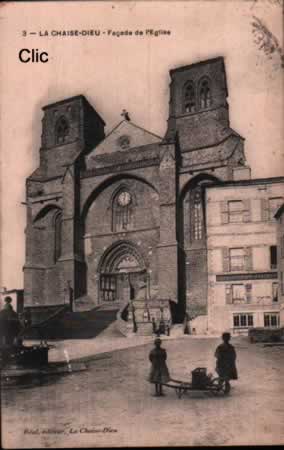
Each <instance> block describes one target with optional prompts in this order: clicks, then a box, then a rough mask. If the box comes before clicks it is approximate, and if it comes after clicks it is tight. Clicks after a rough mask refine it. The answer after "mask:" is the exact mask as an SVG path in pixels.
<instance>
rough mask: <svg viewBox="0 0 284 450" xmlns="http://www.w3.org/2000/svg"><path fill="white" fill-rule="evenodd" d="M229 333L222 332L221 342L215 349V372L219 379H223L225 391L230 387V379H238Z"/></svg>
mask: <svg viewBox="0 0 284 450" xmlns="http://www.w3.org/2000/svg"><path fill="white" fill-rule="evenodd" d="M230 339H231V335H230V333H223V334H222V340H223V343H222V344H220V345H218V347H217V348H216V351H215V357H216V372H217V373H218V375H219V377H220V381H221V382H222V381H225V392H227V393H228V392H229V391H230V389H231V385H230V380H237V379H238V372H237V367H236V359H237V354H236V350H235V348H234V346H233V345H232V344H230Z"/></svg>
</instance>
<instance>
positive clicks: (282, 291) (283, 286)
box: [281, 272, 284, 295]
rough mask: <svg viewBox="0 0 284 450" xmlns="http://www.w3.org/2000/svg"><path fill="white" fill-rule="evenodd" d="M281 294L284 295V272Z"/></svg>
mask: <svg viewBox="0 0 284 450" xmlns="http://www.w3.org/2000/svg"><path fill="white" fill-rule="evenodd" d="M281 294H282V295H284V272H281Z"/></svg>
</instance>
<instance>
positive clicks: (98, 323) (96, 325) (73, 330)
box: [28, 303, 119, 340]
mask: <svg viewBox="0 0 284 450" xmlns="http://www.w3.org/2000/svg"><path fill="white" fill-rule="evenodd" d="M118 309H119V305H118V304H117V303H112V304H103V305H100V306H98V307H96V308H94V309H92V310H91V311H67V312H64V314H61V315H60V316H59V317H55V318H54V319H51V320H49V321H46V322H45V323H44V324H43V325H42V326H37V327H35V328H34V329H33V330H32V329H31V332H30V333H29V336H28V337H29V338H31V339H32V338H33V339H43V340H52V339H90V338H94V337H96V336H98V335H100V334H101V333H102V332H103V331H104V330H105V329H107V328H108V327H109V326H110V325H111V324H112V323H114V322H115V321H116V315H117V311H118Z"/></svg>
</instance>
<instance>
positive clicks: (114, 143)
mask: <svg viewBox="0 0 284 450" xmlns="http://www.w3.org/2000/svg"><path fill="white" fill-rule="evenodd" d="M161 141H162V138H161V137H160V136H158V135H156V134H154V133H151V132H150V131H148V130H145V129H144V128H142V127H139V126H138V125H135V124H134V123H133V122H131V121H129V120H122V121H121V122H120V123H119V124H118V125H116V126H115V127H114V128H113V129H112V130H111V131H110V133H108V134H107V135H106V137H105V138H104V140H103V141H101V142H100V143H99V144H98V145H97V146H96V147H95V148H94V149H93V150H92V151H91V152H90V153H89V155H88V156H87V161H88V160H91V159H93V158H94V157H97V156H98V155H103V154H104V155H105V154H112V153H115V152H124V151H128V150H131V149H132V148H137V147H144V146H147V145H150V144H158V143H160V142H161Z"/></svg>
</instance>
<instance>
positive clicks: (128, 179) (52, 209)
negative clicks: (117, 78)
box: [24, 57, 250, 321]
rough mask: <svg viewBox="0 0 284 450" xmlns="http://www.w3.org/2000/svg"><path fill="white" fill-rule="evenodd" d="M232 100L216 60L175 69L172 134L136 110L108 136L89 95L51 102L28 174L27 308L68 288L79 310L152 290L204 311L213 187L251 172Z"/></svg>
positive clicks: (177, 310)
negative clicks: (144, 122)
mask: <svg viewBox="0 0 284 450" xmlns="http://www.w3.org/2000/svg"><path fill="white" fill-rule="evenodd" d="M227 99H228V88H227V81H226V71H225V65H224V60H223V58H221V57H219V58H215V59H211V60H207V61H202V62H199V63H196V64H192V65H189V66H184V67H179V68H177V69H173V70H171V71H170V99H169V117H168V126H167V131H166V134H165V136H164V137H159V136H157V135H155V134H153V133H152V132H149V131H147V130H144V129H143V128H141V127H139V126H137V125H135V124H134V123H132V122H131V120H130V119H129V116H128V114H127V113H125V114H124V120H122V121H121V122H120V123H119V124H118V125H117V126H116V127H115V128H114V129H113V130H112V131H111V132H110V133H109V134H107V135H105V132H104V127H105V122H104V120H103V119H102V117H101V116H100V115H99V113H98V112H97V111H96V110H95V109H94V108H93V106H92V105H90V103H89V102H88V101H87V100H86V98H85V97H84V96H76V97H73V98H69V99H66V100H63V101H60V102H57V103H54V104H49V105H47V106H45V107H44V108H43V112H44V116H43V120H42V145H41V149H40V163H39V167H38V168H37V169H36V170H35V171H34V172H33V174H32V175H31V176H30V177H28V179H27V182H26V205H27V227H26V262H25V266H24V288H25V307H31V308H47V309H48V308H50V307H52V306H56V305H63V304H66V303H69V302H70V291H71V292H72V307H73V309H75V310H76V308H77V307H79V306H80V307H82V306H84V304H85V307H86V308H90V309H91V308H92V307H94V306H96V305H99V304H104V303H106V302H116V301H117V302H120V303H123V302H124V303H127V302H130V301H135V299H136V298H144V299H145V300H147V301H151V302H152V303H153V304H154V303H155V302H156V303H157V304H158V303H159V302H161V301H168V302H170V305H171V313H172V316H173V320H175V321H180V320H183V318H184V315H185V312H187V313H188V316H190V317H191V318H196V317H197V318H198V317H206V315H207V312H208V248H207V247H208V242H207V229H206V208H207V203H206V192H207V191H208V190H210V186H212V187H213V186H216V185H218V186H220V185H221V184H222V183H226V182H234V181H237V180H245V179H249V178H250V169H249V167H248V166H247V163H246V159H245V154H244V138H243V137H242V136H240V135H239V134H238V133H237V132H236V131H234V130H233V129H232V128H231V127H230V120H229V106H228V102H227ZM221 190H222V188H221V187H220V188H219V191H218V192H221ZM141 292H142V295H141Z"/></svg>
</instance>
